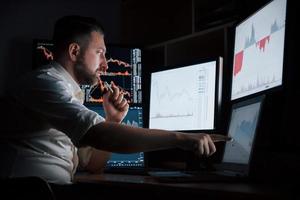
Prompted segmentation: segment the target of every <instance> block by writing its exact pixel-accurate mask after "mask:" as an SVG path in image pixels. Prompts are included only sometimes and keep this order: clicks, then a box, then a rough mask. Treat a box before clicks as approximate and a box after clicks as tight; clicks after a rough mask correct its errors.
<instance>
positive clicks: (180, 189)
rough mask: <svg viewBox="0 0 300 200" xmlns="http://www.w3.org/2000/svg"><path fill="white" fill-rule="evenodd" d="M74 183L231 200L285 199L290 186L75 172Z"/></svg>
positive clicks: (166, 194)
mask: <svg viewBox="0 0 300 200" xmlns="http://www.w3.org/2000/svg"><path fill="white" fill-rule="evenodd" d="M75 182H76V183H81V184H82V183H86V184H87V183H88V184H97V185H102V186H110V187H117V188H123V189H126V190H127V191H129V190H130V189H132V190H134V191H143V194H145V193H146V192H148V194H149V195H153V196H154V197H156V196H159V197H162V196H164V195H165V196H168V197H170V196H176V197H188V196H191V197H192V196H198V197H199V196H200V195H201V196H205V197H208V198H217V197H220V198H225V197H229V198H232V199H254V198H255V199H275V198H278V199H280V198H282V197H284V199H288V198H289V196H291V193H290V187H287V186H285V187H282V186H278V185H277V186H274V185H271V184H265V183H264V184H263V183H260V184H259V183H245V182H197V183H162V182H159V181H158V180H156V179H155V178H154V177H151V176H141V175H124V174H101V175H91V174H78V175H76V177H75Z"/></svg>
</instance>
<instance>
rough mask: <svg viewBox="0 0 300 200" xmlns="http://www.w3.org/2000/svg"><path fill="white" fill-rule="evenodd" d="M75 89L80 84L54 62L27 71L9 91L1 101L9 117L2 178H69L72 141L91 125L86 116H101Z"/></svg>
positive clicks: (67, 180) (3, 138) (4, 133)
mask: <svg viewBox="0 0 300 200" xmlns="http://www.w3.org/2000/svg"><path fill="white" fill-rule="evenodd" d="M76 92H81V90H80V88H79V86H78V85H77V84H76V83H75V81H74V80H73V79H72V78H71V77H70V75H69V74H68V73H67V72H66V71H64V69H63V67H61V66H59V65H58V64H57V63H52V64H50V65H49V66H45V67H43V68H41V69H39V70H37V71H34V72H33V73H30V74H28V75H27V76H25V78H23V79H21V81H20V82H18V83H17V84H16V85H15V86H14V87H13V89H11V90H10V91H9V92H8V96H7V97H6V103H4V104H5V105H2V107H3V106H4V107H6V110H7V112H6V115H7V117H6V121H8V122H9V123H6V124H4V125H3V127H2V128H1V132H2V133H1V136H0V137H1V143H0V146H1V147H0V148H1V149H3V151H1V152H0V158H1V160H2V161H1V163H2V166H1V171H2V172H1V176H2V177H3V176H8V177H23V176H40V177H44V178H46V179H47V180H48V181H50V182H54V183H71V181H72V176H73V174H74V172H75V170H76V168H77V165H78V157H77V148H76V147H75V146H74V143H77V142H78V140H79V138H80V134H84V133H85V132H86V131H87V130H88V128H89V127H90V126H91V125H92V124H90V121H89V120H90V118H94V119H95V120H94V121H100V120H101V119H100V118H99V116H98V115H97V114H96V113H93V112H92V111H89V110H88V109H86V108H85V107H84V106H82V104H81V100H80V98H78V97H76V94H77V93H76ZM86 113H87V114H86ZM76 115H78V118H77V116H76ZM85 117H87V118H88V119H86V123H84V122H83V123H80V121H79V120H81V119H83V120H85ZM77 124H78V125H77ZM76 125H77V126H78V127H77V126H76ZM2 154H3V155H2Z"/></svg>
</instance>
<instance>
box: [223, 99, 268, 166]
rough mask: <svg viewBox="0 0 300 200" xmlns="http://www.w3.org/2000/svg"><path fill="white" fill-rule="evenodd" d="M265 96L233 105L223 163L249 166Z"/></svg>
mask: <svg viewBox="0 0 300 200" xmlns="http://www.w3.org/2000/svg"><path fill="white" fill-rule="evenodd" d="M263 99H264V96H258V97H255V98H252V99H247V100H244V101H240V102H238V103H235V104H233V106H232V110H231V119H230V123H229V128H228V135H229V136H230V137H231V138H232V139H233V141H232V142H227V143H226V145H225V151H224V155H223V162H225V163H236V164H248V163H249V160H250V155H251V152H252V149H253V143H254V139H255V135H256V128H257V124H258V122H259V116H260V110H261V106H262V102H263Z"/></svg>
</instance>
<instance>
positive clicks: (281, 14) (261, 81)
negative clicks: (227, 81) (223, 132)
mask: <svg viewBox="0 0 300 200" xmlns="http://www.w3.org/2000/svg"><path fill="white" fill-rule="evenodd" d="M285 20H286V0H274V1H271V2H270V3H269V4H267V5H266V6H264V7H263V8H261V9H260V10H258V11H257V12H256V13H254V14H253V15H251V16H250V17H248V18H247V19H246V20H244V21H243V22H242V23H240V24H239V25H237V26H236V29H235V46H234V58H233V71H232V87H231V100H234V99H238V98H242V97H245V96H248V95H251V94H255V93H259V92H262V91H265V90H267V89H270V88H274V87H277V86H280V85H282V75H283V58H284V38H285Z"/></svg>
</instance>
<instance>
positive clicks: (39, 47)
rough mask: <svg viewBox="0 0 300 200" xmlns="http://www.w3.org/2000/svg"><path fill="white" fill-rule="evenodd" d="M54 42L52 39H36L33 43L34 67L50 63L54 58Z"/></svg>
mask: <svg viewBox="0 0 300 200" xmlns="http://www.w3.org/2000/svg"><path fill="white" fill-rule="evenodd" d="M53 48H54V44H53V42H52V41H51V40H46V39H34V40H33V44H32V57H33V58H32V68H33V69H35V68H37V67H40V66H41V65H45V64H48V63H49V62H50V61H52V60H53Z"/></svg>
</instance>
